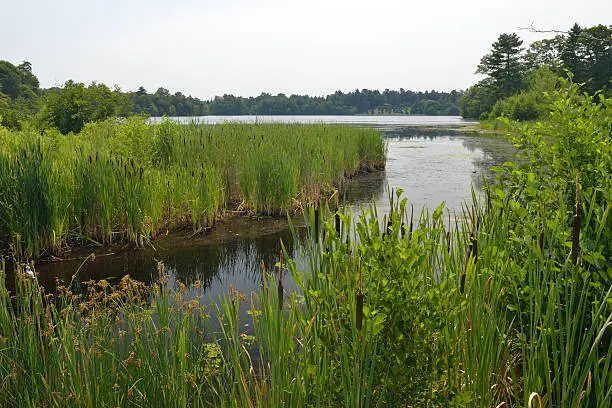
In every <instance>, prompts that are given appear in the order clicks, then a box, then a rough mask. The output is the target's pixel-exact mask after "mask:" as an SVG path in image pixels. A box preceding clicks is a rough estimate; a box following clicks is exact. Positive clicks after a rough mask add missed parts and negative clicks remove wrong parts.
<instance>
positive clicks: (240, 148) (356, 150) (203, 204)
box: [0, 117, 386, 257]
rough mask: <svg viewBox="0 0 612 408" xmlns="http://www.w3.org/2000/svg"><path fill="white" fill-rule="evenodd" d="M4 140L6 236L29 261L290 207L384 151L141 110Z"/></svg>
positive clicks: (273, 127) (338, 129) (303, 132)
mask: <svg viewBox="0 0 612 408" xmlns="http://www.w3.org/2000/svg"><path fill="white" fill-rule="evenodd" d="M0 141H1V147H0V189H1V190H2V191H3V193H4V194H3V197H2V198H1V199H0V200H2V203H1V204H2V205H1V206H0V241H1V242H4V243H5V246H6V247H8V246H9V244H10V246H11V252H12V253H14V254H15V255H16V256H22V255H24V256H26V257H32V256H39V255H40V254H41V253H43V252H44V251H50V252H52V253H59V252H61V251H62V249H63V248H65V247H66V246H68V245H72V244H75V243H76V244H83V243H88V242H89V243H93V244H95V245H104V244H107V243H111V242H128V243H133V244H136V245H143V244H144V243H145V242H146V241H147V240H149V239H155V237H156V236H157V235H158V234H163V233H165V232H166V231H168V230H174V229H179V228H185V227H192V228H193V229H194V231H196V232H197V231H203V230H205V229H207V228H210V227H212V226H214V224H215V222H216V221H217V220H218V219H219V218H220V217H222V216H223V215H224V214H226V213H228V212H233V211H236V212H243V213H249V214H267V215H282V214H287V213H294V212H296V211H299V210H300V209H301V206H302V205H304V204H307V203H314V202H318V201H319V200H324V199H326V198H329V197H331V196H333V195H334V192H335V194H336V196H335V197H336V198H337V195H338V194H339V193H338V190H340V191H341V189H342V184H343V182H344V180H346V179H347V178H350V177H353V176H354V175H356V174H358V173H360V172H368V171H374V170H380V169H383V168H384V162H385V154H386V152H385V149H386V147H385V142H384V139H383V137H382V135H381V134H380V133H379V132H378V131H375V130H373V129H365V128H354V127H350V126H338V125H299V124H221V125H179V124H176V123H174V122H171V121H165V122H163V123H161V124H159V125H147V124H146V122H145V120H144V119H142V118H138V117H132V118H128V119H125V120H122V121H119V122H118V121H116V120H107V121H104V122H100V123H91V124H87V125H86V126H85V127H84V129H83V130H82V131H81V132H80V133H78V134H68V135H61V134H60V133H59V132H57V131H55V132H53V131H47V132H44V134H42V135H40V134H38V133H37V132H36V131H34V130H31V129H30V130H22V131H10V130H8V129H3V128H0ZM5 249H6V248H5Z"/></svg>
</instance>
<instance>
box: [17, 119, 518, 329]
mask: <svg viewBox="0 0 612 408" xmlns="http://www.w3.org/2000/svg"><path fill="white" fill-rule="evenodd" d="M362 125H363V124H362ZM367 125H368V126H374V125H373V124H367ZM375 127H378V128H381V129H382V130H383V132H384V133H385V135H386V136H387V137H388V161H387V167H386V170H385V171H384V172H380V173H373V174H369V175H365V176H362V177H359V178H357V179H355V180H352V181H350V182H348V183H347V185H346V186H345V187H346V188H345V192H344V197H345V199H346V203H347V204H348V205H349V206H351V207H352V208H353V209H354V210H355V211H358V210H359V208H360V207H362V206H367V205H368V204H369V203H371V202H372V201H374V202H376V204H377V207H378V208H379V214H381V213H382V212H385V211H387V210H388V208H389V201H388V188H390V187H392V188H401V189H403V190H404V196H405V197H407V198H408V199H409V200H410V202H411V203H413V204H414V206H415V213H417V212H418V211H419V210H420V209H421V208H428V209H430V210H433V209H435V208H436V207H437V206H438V205H440V203H441V202H442V201H445V202H446V206H447V208H448V211H451V212H452V213H454V212H460V211H461V207H462V203H463V202H464V201H465V200H470V199H471V185H474V187H475V188H476V189H477V190H478V189H480V187H481V186H482V182H483V174H484V176H485V177H487V178H491V174H490V173H489V172H488V171H487V169H488V168H489V167H490V166H492V165H496V164H501V163H503V162H504V161H508V160H511V159H512V156H513V154H514V150H513V148H512V146H511V145H510V144H509V143H508V142H506V141H505V140H504V139H503V138H501V137H499V136H476V135H470V134H466V133H465V131H462V130H460V129H459V128H457V127H453V124H449V123H445V124H444V125H439V124H438V123H429V124H428V126H426V127H417V126H408V127H406V126H398V125H395V124H393V123H379V124H377V125H375ZM294 224H295V225H296V232H297V238H298V239H297V242H295V241H294V239H293V237H292V233H291V231H290V229H289V227H288V222H287V220H285V219H270V218H262V219H249V218H234V219H229V220H226V221H223V222H221V223H219V224H218V225H217V226H216V228H215V229H214V230H213V231H212V232H210V233H208V234H206V235H197V236H190V234H189V232H185V233H178V234H172V235H169V236H166V237H163V238H161V239H158V240H157V241H155V242H153V243H152V246H150V247H146V248H144V249H133V248H127V247H107V248H103V249H101V250H97V251H95V252H96V255H95V259H91V258H88V259H87V257H88V255H89V254H90V253H91V250H86V249H79V250H75V251H73V252H72V253H71V254H68V255H66V258H68V259H67V260H65V261H62V262H56V261H40V262H37V263H36V266H35V267H36V271H37V273H38V279H39V281H40V282H41V283H42V284H44V285H45V286H48V287H50V288H53V287H54V286H55V279H56V278H59V279H61V280H63V281H65V282H69V281H70V280H71V277H72V276H73V275H74V274H75V273H76V275H77V278H76V280H75V281H77V282H85V281H88V280H91V279H94V280H99V279H107V280H109V281H110V282H111V283H112V282H113V281H116V280H118V279H120V278H121V277H123V276H124V275H126V274H129V275H131V276H132V277H133V278H136V279H138V280H141V281H144V282H147V283H153V282H155V281H156V280H157V279H158V262H162V263H163V265H164V272H166V273H169V274H170V275H171V276H172V279H173V280H174V279H178V280H180V281H181V282H183V283H186V284H187V285H190V284H191V283H193V282H195V281H196V280H199V281H201V282H202V287H201V289H197V290H195V289H192V290H190V293H191V294H192V295H193V296H198V295H202V296H203V297H204V299H205V300H206V301H208V302H215V301H217V300H218V299H219V297H220V296H226V295H228V294H229V292H230V288H233V289H235V290H238V291H239V292H242V293H247V294H248V293H251V292H253V291H256V290H257V289H258V288H259V286H260V284H261V276H262V272H261V267H260V262H261V261H262V260H263V261H264V262H265V264H266V266H267V267H268V271H269V272H272V273H275V274H277V273H278V268H275V267H274V264H275V263H276V262H278V260H279V253H280V250H281V241H282V242H283V243H284V245H285V247H286V248H287V250H288V252H289V253H290V254H292V258H293V259H294V260H296V262H297V263H298V267H300V269H302V270H303V269H306V266H305V265H304V260H303V259H302V258H301V256H300V251H299V247H300V242H304V240H305V239H306V237H305V235H306V231H305V228H304V227H303V224H304V222H303V219H302V218H301V217H297V218H295V219H294ZM9 279H10V278H9ZM284 286H285V288H288V289H289V288H291V287H292V286H294V284H293V282H292V281H291V277H290V276H287V277H286V279H285V284H284ZM247 309H248V306H247V305H246V304H245V305H244V307H243V310H242V311H241V312H242V313H241V315H242V316H243V318H247V317H246V316H247V315H246V310H247Z"/></svg>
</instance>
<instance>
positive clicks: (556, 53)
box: [460, 24, 612, 120]
mask: <svg viewBox="0 0 612 408" xmlns="http://www.w3.org/2000/svg"><path fill="white" fill-rule="evenodd" d="M553 33H554V34H555V36H554V37H552V38H545V39H542V40H538V41H535V42H534V43H532V44H530V45H529V47H528V48H527V50H525V49H524V48H523V47H522V45H523V41H522V40H521V39H520V38H519V36H518V35H517V34H514V33H512V34H501V35H500V36H499V37H498V39H497V41H495V42H494V43H493V44H492V47H491V51H490V52H489V53H488V54H486V55H484V56H483V57H482V59H481V60H480V64H479V65H478V67H477V70H476V73H479V74H483V75H485V76H486V77H485V79H483V80H481V81H479V82H478V83H476V84H475V85H473V86H471V87H470V88H468V89H467V90H466V92H465V93H464V95H463V98H462V100H461V102H460V109H461V114H462V115H463V116H464V117H471V118H486V117H489V116H490V115H492V116H496V115H498V114H500V113H502V114H503V115H506V116H508V115H509V117H511V118H512V119H522V120H528V119H535V118H537V117H538V115H541V114H542V112H544V111H545V110H542V109H541V108H540V107H538V104H540V103H543V101H542V93H543V92H545V91H552V90H553V89H554V86H556V85H555V84H556V81H552V80H551V78H552V77H560V76H566V75H569V76H570V77H571V78H572V80H573V81H574V82H576V83H581V84H584V85H583V89H584V90H585V91H587V92H589V93H590V94H594V93H595V92H599V91H601V92H603V93H604V94H607V95H610V94H611V93H612V82H611V81H612V26H605V25H601V24H600V25H596V26H593V27H589V28H582V27H580V25H578V24H574V25H573V26H572V27H571V28H570V29H569V30H568V31H567V32H559V31H553ZM536 83H537V84H538V85H537V86H536V87H535V88H534V84H536ZM544 84H547V85H548V86H552V87H553V88H552V89H550V88H547V89H543V88H542V87H543V85H544Z"/></svg>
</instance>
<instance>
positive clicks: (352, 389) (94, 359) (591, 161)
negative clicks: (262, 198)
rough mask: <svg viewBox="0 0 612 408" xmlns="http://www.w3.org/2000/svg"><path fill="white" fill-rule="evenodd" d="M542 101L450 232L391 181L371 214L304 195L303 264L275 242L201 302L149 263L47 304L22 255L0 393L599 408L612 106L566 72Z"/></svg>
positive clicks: (610, 225) (605, 349)
mask: <svg viewBox="0 0 612 408" xmlns="http://www.w3.org/2000/svg"><path fill="white" fill-rule="evenodd" d="M554 101H555V102H554V103H553V104H552V105H551V113H550V119H549V120H548V121H546V122H543V123H536V124H534V125H522V124H515V125H516V126H517V128H516V129H515V136H514V139H513V141H514V143H515V144H516V145H517V146H518V147H519V148H520V151H521V160H520V164H516V163H511V162H508V163H505V164H504V165H503V166H499V167H497V168H495V169H494V171H496V172H497V173H498V181H499V184H497V185H486V187H485V195H484V197H483V199H482V200H481V201H480V202H478V200H477V198H476V194H475V193H474V194H473V196H474V197H473V201H472V202H471V203H466V204H465V210H464V214H463V218H464V219H465V220H466V222H463V223H459V224H455V225H453V226H451V224H450V223H448V225H447V224H446V223H445V222H444V220H443V217H444V211H443V209H444V207H443V205H442V206H440V207H439V208H438V209H436V210H434V211H432V212H431V213H427V212H423V213H422V214H420V215H415V214H413V213H412V211H411V210H410V208H409V205H408V202H407V200H406V199H404V198H402V192H401V191H397V192H395V193H393V192H392V193H391V196H392V204H391V210H390V212H389V213H388V214H378V213H377V211H376V208H375V207H371V208H370V209H369V210H367V211H365V212H364V213H363V214H361V215H359V216H358V217H357V218H356V219H354V218H353V216H352V215H351V214H346V213H344V212H343V211H342V210H340V211H338V212H335V211H330V210H329V207H327V206H322V207H321V208H320V209H319V210H315V208H314V207H313V206H312V205H310V206H307V207H306V211H305V219H306V223H307V228H308V231H309V237H310V238H309V239H308V241H307V243H306V244H305V246H304V248H303V251H304V255H305V258H306V260H307V266H306V267H305V269H304V270H301V269H299V268H298V266H297V264H296V263H295V262H294V261H293V260H292V259H289V258H288V254H287V253H286V251H285V252H281V253H280V254H279V257H278V263H277V264H276V265H265V264H263V263H262V287H261V289H260V290H259V291H257V293H253V294H250V296H249V294H241V293H238V292H236V291H232V292H231V293H230V294H228V296H227V297H225V298H224V299H223V300H222V301H221V302H220V303H218V304H216V305H211V306H208V305H204V304H203V303H202V302H201V299H200V298H198V297H197V295H194V293H197V292H194V291H196V290H197V288H198V286H199V285H200V284H201V283H199V282H197V281H196V282H193V283H191V286H185V285H184V284H182V283H180V282H176V281H175V280H174V279H171V276H169V275H167V274H166V272H167V271H165V269H164V267H163V265H161V264H160V265H159V280H158V281H157V282H156V283H155V284H154V285H153V286H152V287H150V288H149V287H146V286H145V285H143V284H142V283H138V282H135V281H132V280H130V279H129V277H126V278H124V279H123V280H122V281H121V282H120V284H119V285H117V286H115V287H111V286H110V285H109V284H108V282H106V281H100V282H90V283H89V284H88V290H87V291H86V292H85V293H76V291H73V290H72V286H71V285H68V286H67V287H60V288H58V290H57V293H56V294H55V295H53V296H52V295H48V294H46V292H45V290H44V289H43V288H40V287H39V286H38V282H37V279H36V275H35V273H33V272H32V270H31V267H30V266H29V265H25V264H22V265H20V266H18V269H19V270H18V272H17V274H16V277H15V279H16V285H15V286H16V293H14V294H13V293H9V292H8V291H7V290H6V282H5V274H4V272H3V269H4V267H3V265H0V380H1V381H2V388H0V401H2V403H3V404H4V405H6V406H68V405H70V406H83V407H86V406H134V407H136V406H139V407H142V406H145V407H153V406H180V407H187V406H194V407H199V406H202V407H303V406H345V407H369V406H397V407H403V406H432V407H438V406H439V407H483V408H484V407H506V406H507V407H515V406H526V407H534V408H535V407H541V408H544V407H605V406H610V402H611V400H612V215H611V211H612V201H611V197H612V168H611V166H612V140H610V130H611V129H612V127H611V126H612V115H611V112H612V100H610V99H605V98H601V99H599V101H600V103H594V101H595V100H594V98H593V97H591V96H588V95H585V94H582V93H581V90H580V88H579V86H577V85H574V84H569V83H566V84H565V87H564V88H562V89H559V90H558V91H556V93H555V95H554ZM113 126H114V125H113ZM179 140H180V139H179ZM85 157H86V156H85ZM92 162H93V159H92ZM318 211H320V214H321V217H322V222H317V220H318V218H317V216H316V215H315V214H316V213H317V212H318ZM276 270H278V273H276V274H272V273H269V272H270V271H276ZM284 273H285V274H286V273H290V274H291V277H292V279H293V280H294V281H295V283H296V284H297V286H298V287H299V288H300V290H299V291H288V290H286V289H285V288H284V286H283V274H284ZM243 302H250V309H251V317H252V324H253V329H254V330H253V332H252V333H247V332H245V331H244V329H243V327H244V324H243V323H244V322H241V321H240V314H239V313H238V311H239V309H240V304H241V303H243Z"/></svg>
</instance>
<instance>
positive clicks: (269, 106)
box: [0, 61, 462, 133]
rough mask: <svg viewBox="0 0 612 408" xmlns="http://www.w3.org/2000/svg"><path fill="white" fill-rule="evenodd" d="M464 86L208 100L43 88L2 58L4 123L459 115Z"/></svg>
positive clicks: (77, 125)
mask: <svg viewBox="0 0 612 408" xmlns="http://www.w3.org/2000/svg"><path fill="white" fill-rule="evenodd" d="M461 96H462V92H461V91H451V92H437V91H433V90H432V91H427V92H413V91H406V90H404V89H400V90H399V91H395V90H389V89H385V90H384V91H383V92H380V91H378V90H374V91H371V90H368V89H362V90H355V91H354V92H348V93H344V92H341V91H337V92H335V93H333V94H331V95H327V96H308V95H291V96H286V95H285V94H278V95H271V94H269V93H262V94H261V95H259V96H256V97H248V98H245V97H240V96H234V95H223V96H217V97H215V98H214V99H212V100H209V101H203V100H200V99H198V98H194V97H192V96H185V95H184V94H182V93H181V92H176V93H174V94H171V93H170V91H168V90H167V89H165V88H158V89H157V90H156V91H155V93H152V94H150V93H148V92H147V91H146V89H145V88H144V87H142V86H141V87H139V88H138V90H137V91H135V92H122V91H121V89H119V88H118V87H115V88H113V89H111V88H109V87H108V86H106V85H104V84H99V83H96V82H93V83H91V84H90V85H85V84H83V83H78V82H74V81H72V80H69V81H67V82H66V83H65V84H64V86H62V87H53V88H49V89H41V88H40V85H39V81H38V79H37V78H36V76H35V75H34V74H33V73H32V65H31V64H30V63H29V62H23V63H22V64H20V65H17V66H15V65H13V64H11V63H10V62H8V61H0V124H1V125H2V126H5V127H10V128H20V127H22V126H23V125H24V124H29V125H34V126H37V127H39V128H42V129H44V128H55V129H58V130H59V131H60V132H62V133H68V132H79V131H80V130H81V129H82V128H83V126H84V125H85V123H87V122H94V121H98V120H102V119H105V118H108V117H113V116H114V117H126V116H129V115H132V114H136V115H145V116H204V115H210V114H212V115H356V114H377V115H459V102H460V100H461Z"/></svg>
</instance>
